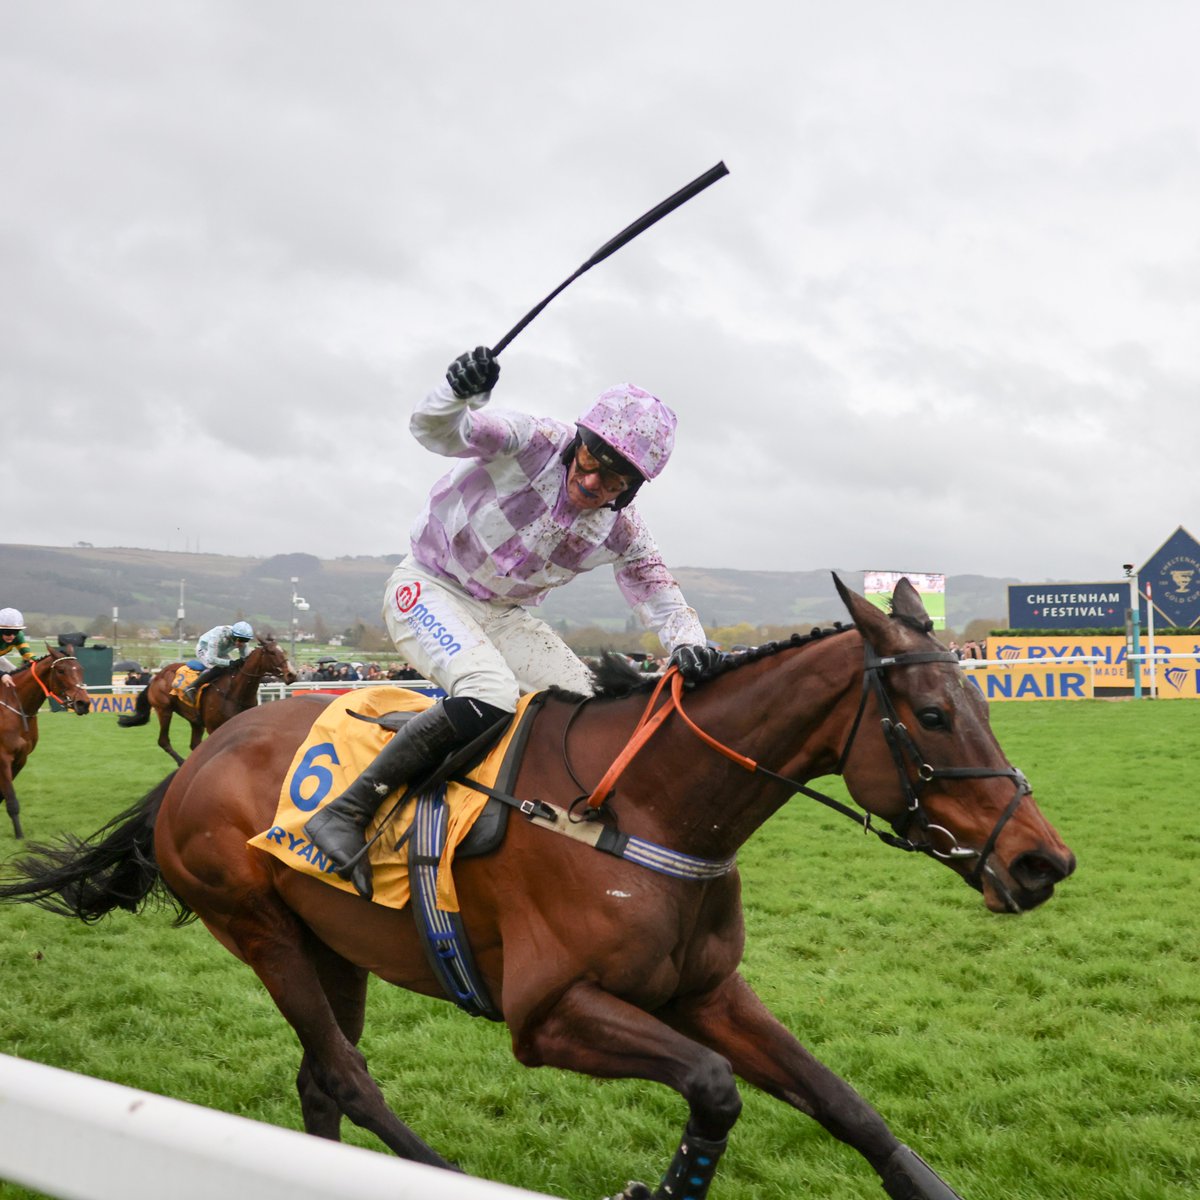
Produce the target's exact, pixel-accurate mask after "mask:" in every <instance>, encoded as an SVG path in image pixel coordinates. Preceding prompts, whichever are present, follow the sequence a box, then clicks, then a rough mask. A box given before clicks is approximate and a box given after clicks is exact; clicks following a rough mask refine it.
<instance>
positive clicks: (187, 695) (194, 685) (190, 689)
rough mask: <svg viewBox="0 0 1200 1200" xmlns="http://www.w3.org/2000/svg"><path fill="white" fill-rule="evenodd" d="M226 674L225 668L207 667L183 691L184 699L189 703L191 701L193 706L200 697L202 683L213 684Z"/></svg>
mask: <svg viewBox="0 0 1200 1200" xmlns="http://www.w3.org/2000/svg"><path fill="white" fill-rule="evenodd" d="M224 674H225V668H224V667H205V669H204V670H203V671H201V672H200V674H199V675H197V676H196V678H195V679H193V680H192V682H191V683H189V684H188V685H187V687H185V688H184V689H183V698H184V699H185V700H187V701H190V702H191V703H192V704H195V703H196V697H197V696H199V695H200V685H201V684H202V683H212V681H213V680H214V679H219V678H220V677H221V676H222V675H224Z"/></svg>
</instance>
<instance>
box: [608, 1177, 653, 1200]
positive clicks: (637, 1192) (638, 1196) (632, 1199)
mask: <svg viewBox="0 0 1200 1200" xmlns="http://www.w3.org/2000/svg"><path fill="white" fill-rule="evenodd" d="M653 1197H654V1193H653V1192H652V1191H651V1190H650V1189H649V1188H648V1187H647V1186H646V1185H645V1184H644V1183H639V1182H638V1181H637V1180H636V1179H631V1180H630V1181H629V1182H628V1183H627V1184H626V1185H625V1190H624V1191H623V1192H618V1193H617V1194H616V1195H615V1196H606V1197H605V1198H604V1200H653Z"/></svg>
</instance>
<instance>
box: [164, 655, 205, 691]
mask: <svg viewBox="0 0 1200 1200" xmlns="http://www.w3.org/2000/svg"><path fill="white" fill-rule="evenodd" d="M199 674H200V672H199V671H197V670H196V669H195V668H193V667H189V666H188V665H187V663H181V664H180V667H179V670H178V671H176V672H175V678H174V679H173V680H172V681H171V695H172V696H178V697H179V699H180V700H182V699H183V689H184V688H186V687H187V686H188V684H190V683H191V682H192V680H193V679H195V678H196V676H197V675H199ZM207 686H208V685H207V684H205V687H207Z"/></svg>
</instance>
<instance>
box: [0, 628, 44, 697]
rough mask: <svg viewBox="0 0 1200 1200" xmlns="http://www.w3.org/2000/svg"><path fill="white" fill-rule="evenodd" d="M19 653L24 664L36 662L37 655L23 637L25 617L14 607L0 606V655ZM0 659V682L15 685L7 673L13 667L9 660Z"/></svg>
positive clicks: (10, 685)
mask: <svg viewBox="0 0 1200 1200" xmlns="http://www.w3.org/2000/svg"><path fill="white" fill-rule="evenodd" d="M11 653H15V654H19V655H20V656H21V659H22V661H23V662H24V664H25V665H26V666H28V665H29V664H30V663H33V662H37V655H36V654H34V652H33V651H32V650H31V649H30V648H29V642H28V640H27V639H26V637H25V618H24V617H23V616H22V615H21V613H20V611H19V610H18V609H15V608H0V655H8V654H11ZM6 661H7V664H8V665H7V667H6V666H5V661H0V683H5V684H7V685H8V686H9V687H15V686H16V685H15V684H14V683H13V681H12V680H11V679H9V674H10V673H11V671H12V670H14V669H18V668H14V666H13V664H12V661H11V660H6Z"/></svg>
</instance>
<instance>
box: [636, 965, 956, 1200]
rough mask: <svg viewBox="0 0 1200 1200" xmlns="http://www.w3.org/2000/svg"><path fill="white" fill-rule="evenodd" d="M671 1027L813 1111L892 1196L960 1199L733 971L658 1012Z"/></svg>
mask: <svg viewBox="0 0 1200 1200" xmlns="http://www.w3.org/2000/svg"><path fill="white" fill-rule="evenodd" d="M658 1015H659V1016H660V1017H661V1019H662V1020H663V1021H665V1022H666V1023H667V1024H668V1025H670V1026H671V1027H672V1028H673V1029H677V1030H678V1031H679V1032H680V1033H683V1034H685V1035H686V1036H688V1037H691V1038H695V1040H696V1041H698V1042H700V1043H701V1044H702V1045H705V1046H708V1047H710V1048H711V1049H713V1050H716V1051H717V1052H718V1053H719V1054H721V1055H723V1056H724V1057H725V1058H726V1059H727V1060H728V1061H729V1065H730V1066H731V1067H732V1068H733V1070H734V1073H735V1074H737V1075H739V1076H741V1078H743V1079H744V1080H746V1082H747V1083H750V1084H753V1085H754V1086H755V1087H758V1088H761V1089H762V1090H763V1091H765V1092H767V1093H768V1094H769V1095H771V1096H774V1097H775V1098H776V1099H778V1100H782V1101H783V1102H784V1103H785V1104H790V1105H791V1106H792V1107H793V1108H796V1109H799V1111H800V1112H802V1113H805V1114H806V1115H807V1116H810V1117H812V1118H813V1119H814V1120H816V1121H818V1122H819V1123H820V1124H821V1125H823V1126H824V1127H825V1128H826V1129H827V1130H828V1131H829V1132H830V1133H832V1134H833V1136H834V1137H836V1138H838V1139H840V1140H841V1141H843V1142H845V1143H847V1145H850V1146H852V1147H854V1149H855V1150H857V1151H858V1152H859V1153H860V1154H861V1155H862V1156H863V1157H864V1158H865V1159H866V1160H867V1161H868V1162H869V1163H870V1164H871V1166H872V1167H874V1169H875V1170H876V1172H878V1174H879V1176H880V1179H881V1181H882V1183H883V1188H884V1191H885V1192H887V1194H888V1195H889V1196H892V1197H895V1198H896V1200H961V1197H960V1196H959V1194H958V1193H957V1192H956V1191H954V1189H953V1188H951V1187H950V1185H949V1184H948V1183H946V1181H945V1180H944V1179H942V1178H941V1177H940V1176H939V1175H938V1174H937V1173H936V1172H935V1171H934V1170H933V1169H932V1168H931V1167H930V1166H928V1165H927V1164H926V1163H925V1162H924V1161H923V1160H922V1159H921V1158H920V1157H919V1156H918V1155H917V1154H915V1153H914V1152H913V1151H912V1150H910V1149H909V1148H908V1147H907V1146H904V1145H902V1144H901V1143H900V1141H899V1140H898V1139H897V1137H896V1135H895V1134H894V1133H892V1131H891V1130H890V1129H889V1128H888V1127H887V1124H886V1123H885V1122H884V1120H883V1118H882V1117H881V1116H880V1115H879V1113H877V1112H876V1111H875V1109H874V1108H872V1107H871V1105H870V1104H868V1103H867V1101H866V1100H864V1099H863V1098H862V1097H861V1096H860V1095H859V1094H858V1093H857V1092H856V1091H855V1090H854V1089H853V1088H852V1087H851V1086H850V1085H849V1084H848V1083H847V1082H846V1081H845V1080H844V1079H841V1078H840V1077H839V1076H837V1075H835V1074H834V1073H833V1072H832V1071H831V1070H830V1069H829V1068H828V1067H826V1066H825V1065H824V1063H821V1062H819V1061H818V1060H817V1059H816V1058H814V1057H813V1056H812V1055H811V1054H810V1053H809V1052H808V1051H807V1050H806V1049H805V1048H804V1047H803V1046H802V1045H801V1044H800V1043H799V1042H798V1041H797V1040H796V1038H794V1037H793V1036H792V1034H791V1033H789V1032H788V1030H787V1029H785V1028H784V1026H783V1025H781V1024H780V1022H779V1021H777V1020H776V1019H775V1018H774V1017H773V1016H772V1015H771V1013H770V1012H769V1011H768V1010H767V1008H766V1006H765V1005H764V1004H763V1002H762V1001H761V1000H760V999H759V998H758V997H757V996H756V995H755V994H754V992H753V991H752V990H751V988H750V986H749V984H747V983H746V982H745V980H744V979H742V978H741V976H740V975H733V976H731V977H730V978H729V979H727V980H726V981H725V983H724V984H722V985H721V987H719V988H718V989H717V990H716V991H715V992H713V993H711V994H709V995H708V996H706V997H704V998H703V999H701V1000H697V1001H693V1002H690V1003H688V1004H680V1005H677V1006H674V1007H672V1008H669V1009H667V1010H665V1011H663V1012H660V1013H659V1014H658Z"/></svg>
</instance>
